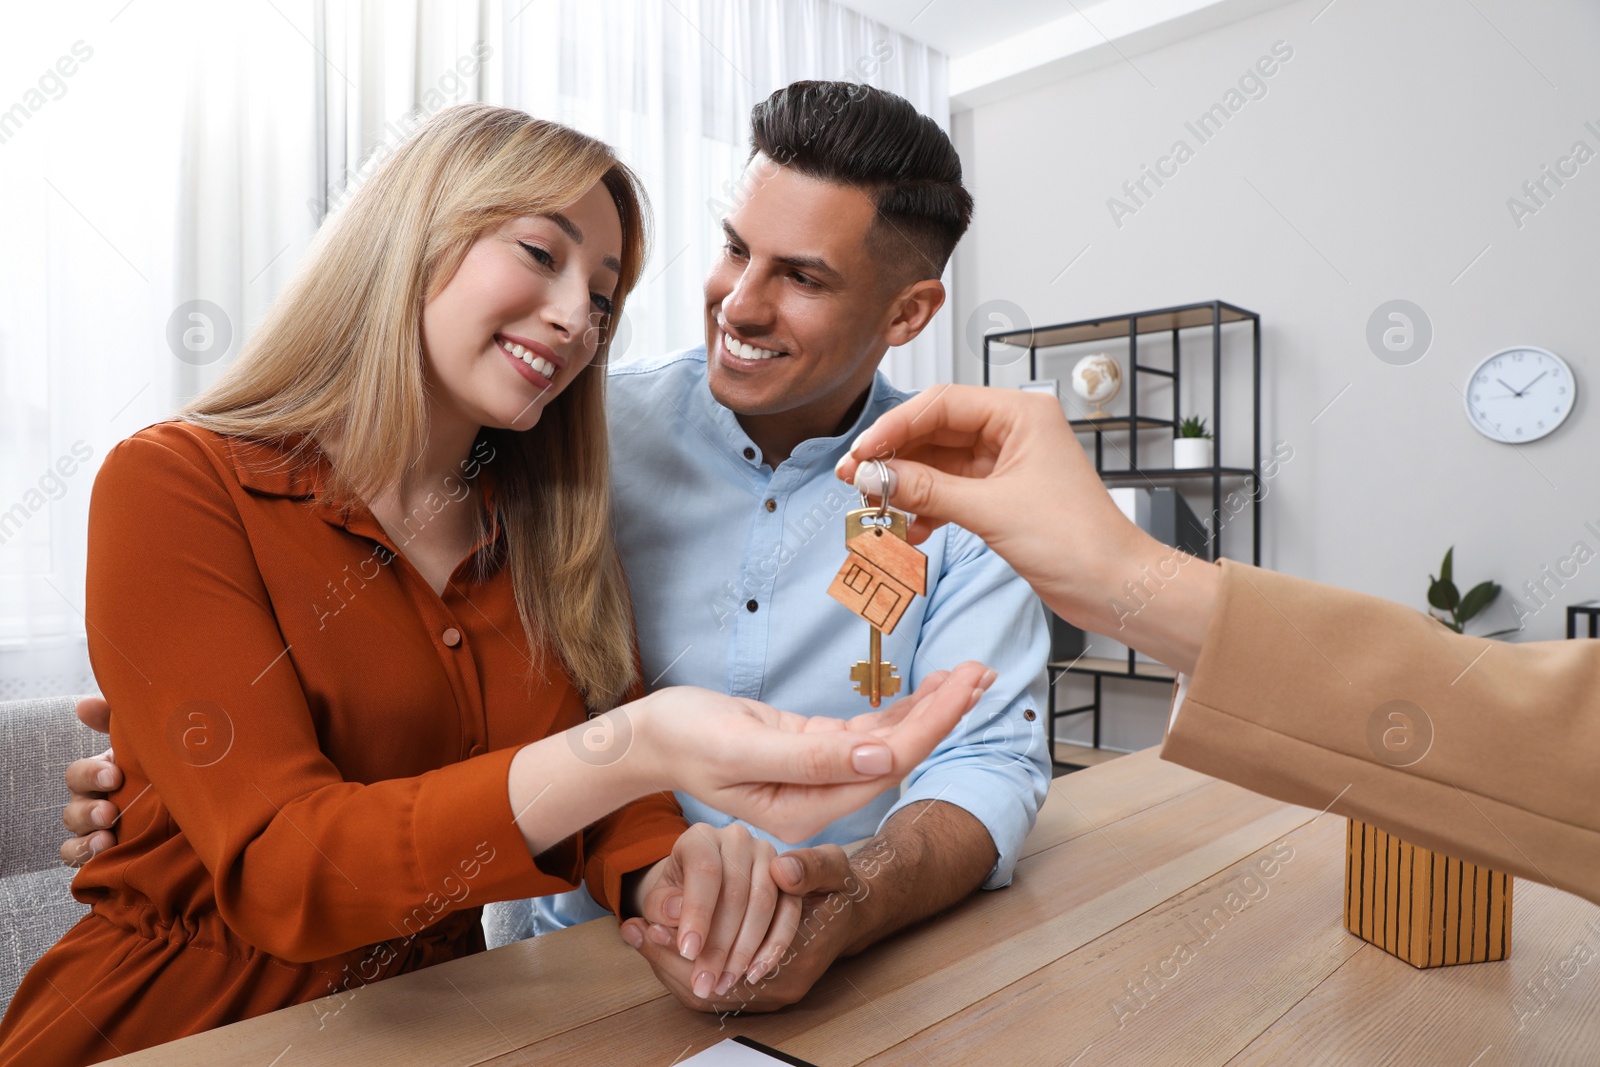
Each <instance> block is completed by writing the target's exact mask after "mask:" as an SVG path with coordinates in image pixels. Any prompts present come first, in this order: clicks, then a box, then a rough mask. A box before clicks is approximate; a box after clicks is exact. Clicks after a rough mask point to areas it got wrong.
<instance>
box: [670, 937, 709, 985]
mask: <svg viewBox="0 0 1600 1067" xmlns="http://www.w3.org/2000/svg"><path fill="white" fill-rule="evenodd" d="M678 955H680V956H682V957H683V958H684V959H686V960H692V959H694V958H695V957H696V956H698V955H700V935H699V934H685V935H684V938H683V944H682V945H680V946H679V947H678ZM707 980H708V981H713V980H714V979H713V978H711V977H710V975H709V972H708V975H707ZM695 984H696V985H698V984H699V980H698V979H697V980H696V982H695ZM695 995H696V996H700V997H703V996H705V994H704V993H696V994H695Z"/></svg>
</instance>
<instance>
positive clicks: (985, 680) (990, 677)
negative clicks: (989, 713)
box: [978, 667, 1000, 689]
mask: <svg viewBox="0 0 1600 1067" xmlns="http://www.w3.org/2000/svg"><path fill="white" fill-rule="evenodd" d="M998 677H1000V672H999V671H997V670H995V669H994V668H993V667H990V668H989V669H988V670H986V671H984V672H983V677H982V678H980V679H978V688H979V689H987V688H989V687H990V686H991V685H993V684H994V680H995V679H996V678H998Z"/></svg>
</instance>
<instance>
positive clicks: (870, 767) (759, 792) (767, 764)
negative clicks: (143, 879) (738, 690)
mask: <svg viewBox="0 0 1600 1067" xmlns="http://www.w3.org/2000/svg"><path fill="white" fill-rule="evenodd" d="M994 678H995V672H994V671H992V670H989V669H988V668H987V667H985V666H984V665H983V664H981V663H963V664H961V665H960V666H959V667H957V668H956V669H955V670H953V671H948V672H944V671H937V672H934V673H933V674H930V675H929V676H928V677H927V678H926V679H924V680H923V683H922V684H921V685H920V686H918V687H917V691H916V692H915V693H912V694H911V695H910V696H908V697H905V698H904V699H902V700H897V701H895V703H893V704H891V705H890V706H889V707H888V708H885V709H884V710H883V711H876V712H870V713H868V714H865V715H857V716H856V717H855V718H853V719H834V718H830V717H828V716H826V715H817V716H811V717H807V716H804V715H796V714H794V713H792V712H787V711H779V710H778V709H777V708H773V707H769V706H768V705H766V704H763V703H761V702H760V701H756V700H748V699H745V698H743V697H730V696H725V695H723V694H721V693H713V692H710V691H709V690H705V689H694V688H690V687H687V686H675V687H673V688H670V689H659V690H657V691H656V692H654V693H652V694H650V695H649V696H647V697H645V698H644V699H643V700H640V701H637V702H635V703H634V704H632V705H629V706H628V712H629V715H630V716H632V715H639V716H640V720H641V723H640V725H638V726H637V727H636V729H638V730H639V732H640V738H639V740H643V741H644V744H643V745H642V746H637V741H636V742H635V744H636V746H637V747H639V748H640V750H641V751H642V752H643V753H645V755H646V758H647V759H648V760H649V761H650V769H649V774H650V776H651V777H652V778H653V779H654V780H655V781H657V782H660V783H662V784H663V785H665V784H666V783H671V787H672V788H676V789H679V790H681V791H683V792H685V793H688V794H689V795H690V796H692V797H694V798H695V799H697V800H700V801H703V802H704V803H706V804H707V805H709V806H711V807H712V808H715V809H717V810H718V811H723V812H727V813H728V814H729V815H732V816H733V817H734V818H737V819H742V820H744V821H745V822H747V823H749V824H750V825H752V826H756V827H760V828H761V829H763V830H765V831H767V832H768V833H770V834H772V835H773V836H775V837H778V838H780V839H782V840H784V841H803V840H804V839H806V838H808V837H811V836H813V835H815V834H817V833H820V832H821V831H822V829H823V828H824V827H826V826H827V825H828V824H829V823H831V822H833V821H834V820H836V819H839V818H840V817H842V816H844V815H847V814H849V813H850V812H852V811H855V810H857V809H858V808H860V807H862V806H863V805H865V804H866V803H867V802H868V801H870V800H872V798H874V797H876V796H877V795H878V794H880V793H882V792H884V791H885V790H887V789H892V788H893V787H895V786H896V785H898V784H899V783H900V780H901V779H902V778H904V777H905V776H906V775H907V774H909V773H911V770H912V768H914V767H915V766H916V765H917V764H919V763H921V762H922V761H923V760H924V759H926V758H927V757H928V753H930V752H932V751H933V747H934V746H935V745H936V744H938V743H939V741H940V740H942V739H943V738H944V736H945V735H946V734H948V733H949V732H950V731H951V730H953V729H954V728H955V725H956V723H957V722H958V721H959V720H960V719H961V716H963V715H965V714H966V713H967V712H968V711H970V710H972V708H973V707H974V706H975V705H976V704H977V703H978V700H979V699H980V698H981V697H982V696H983V693H984V690H986V689H987V688H988V687H989V685H990V684H991V683H992V682H993V681H994ZM620 710H623V709H619V711H620ZM613 714H615V713H613Z"/></svg>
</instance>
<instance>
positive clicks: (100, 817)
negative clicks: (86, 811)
mask: <svg viewBox="0 0 1600 1067" xmlns="http://www.w3.org/2000/svg"><path fill="white" fill-rule="evenodd" d="M89 821H90V822H92V823H94V824H95V825H96V826H99V827H102V828H104V827H107V826H110V825H111V822H110V820H108V819H107V818H106V813H105V812H103V811H101V810H100V809H99V808H96V809H95V810H94V811H93V813H91V814H90V816H89Z"/></svg>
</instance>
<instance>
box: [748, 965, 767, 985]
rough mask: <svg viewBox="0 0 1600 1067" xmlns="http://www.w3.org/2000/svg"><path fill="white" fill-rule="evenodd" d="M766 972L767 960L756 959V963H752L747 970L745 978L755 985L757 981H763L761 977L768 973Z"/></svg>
mask: <svg viewBox="0 0 1600 1067" xmlns="http://www.w3.org/2000/svg"><path fill="white" fill-rule="evenodd" d="M766 973H767V961H766V960H756V961H755V962H754V963H752V964H751V965H750V969H749V970H748V971H746V972H745V975H744V980H745V981H746V982H747V983H749V984H750V985H755V984H756V983H757V982H759V981H761V979H762V978H763V977H764V976H765V975H766Z"/></svg>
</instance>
